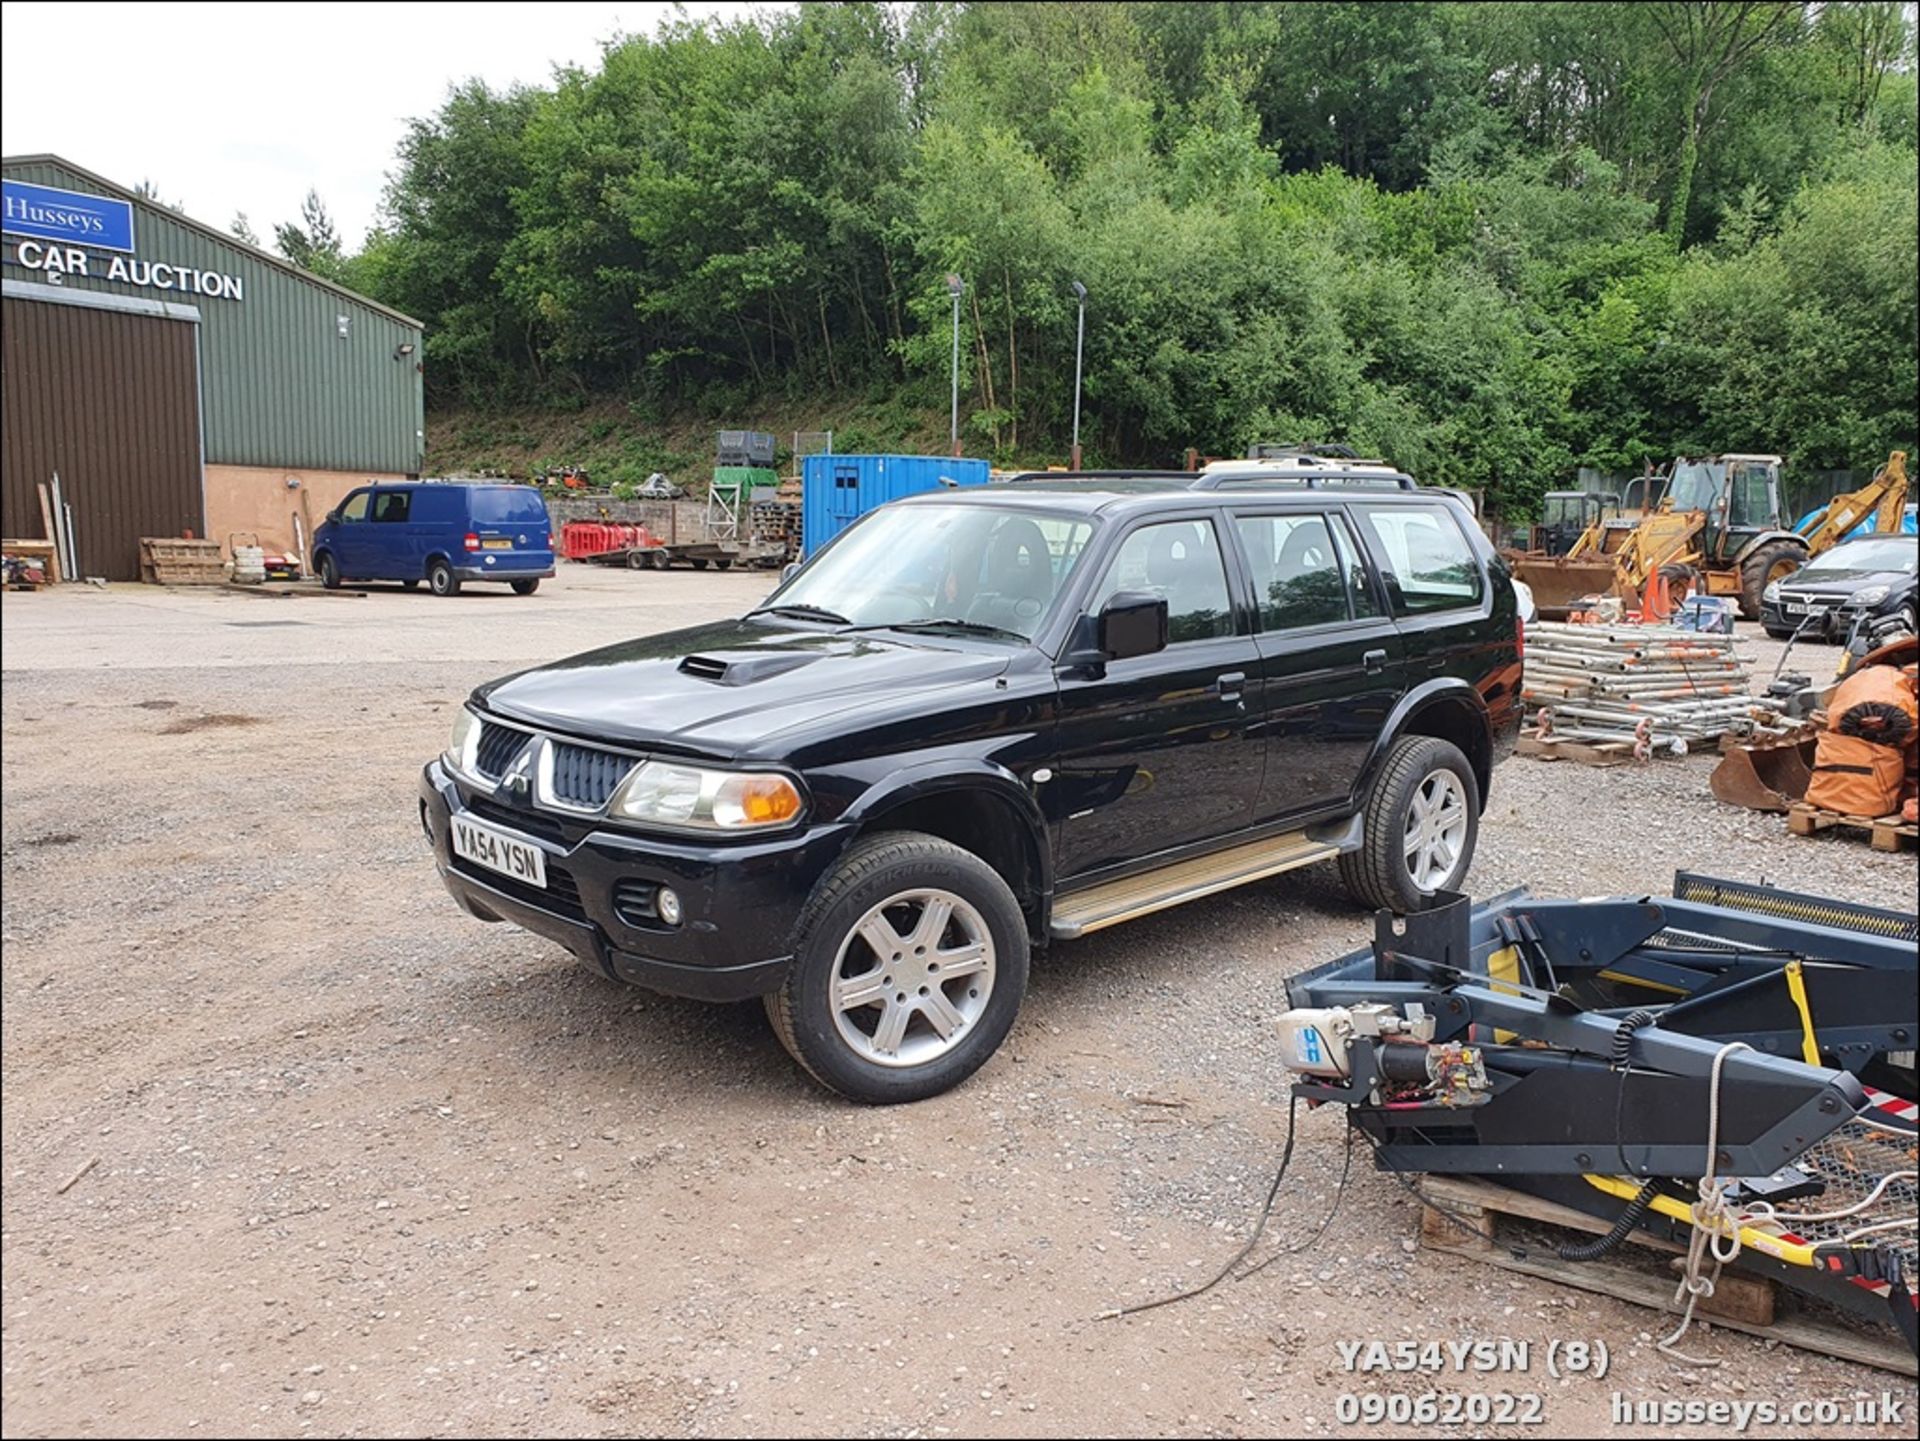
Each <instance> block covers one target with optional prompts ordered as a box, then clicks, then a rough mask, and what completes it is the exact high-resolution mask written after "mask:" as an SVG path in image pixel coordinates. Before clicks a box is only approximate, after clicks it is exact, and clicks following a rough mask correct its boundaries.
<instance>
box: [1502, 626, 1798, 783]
mask: <svg viewBox="0 0 1920 1441" xmlns="http://www.w3.org/2000/svg"><path fill="white" fill-rule="evenodd" d="M1751 679H1752V677H1751V675H1750V673H1749V671H1748V669H1747V664H1746V662H1745V660H1744V659H1742V658H1741V656H1740V655H1739V654H1738V653H1737V652H1736V651H1735V650H1734V648H1733V637H1732V636H1730V635H1714V634H1708V633H1704V632H1699V631H1690V630H1681V629H1679V628H1677V627H1674V626H1653V625H1570V624H1562V623H1553V622H1540V623H1537V624H1534V625H1529V626H1528V627H1527V653H1526V671H1525V675H1524V677H1523V679H1522V682H1521V698H1522V699H1523V700H1525V701H1526V702H1527V706H1528V709H1529V710H1530V711H1532V712H1533V713H1534V719H1535V721H1536V722H1537V725H1538V730H1537V732H1536V736H1537V739H1539V740H1540V741H1542V742H1548V743H1551V742H1558V741H1576V742H1588V743H1595V742H1598V743H1606V742H1628V743H1631V744H1633V745H1634V747H1635V749H1636V751H1637V752H1638V753H1640V754H1643V755H1653V754H1661V753H1665V754H1670V755H1685V754H1686V753H1687V752H1688V751H1689V750H1691V749H1694V748H1696V747H1698V746H1701V745H1708V744H1712V743H1714V742H1716V741H1718V740H1719V739H1720V737H1722V736H1724V735H1727V734H1729V733H1732V734H1734V735H1738V736H1742V737H1750V736H1755V735H1773V734H1784V733H1785V730H1786V727H1784V726H1781V725H1779V724H1777V717H1776V716H1775V715H1774V714H1773V712H1772V711H1771V710H1769V709H1768V708H1767V706H1766V704H1765V703H1764V702H1763V701H1761V700H1760V699H1758V698H1757V697H1755V696H1753V695H1752V694H1751V693H1750V691H1751Z"/></svg>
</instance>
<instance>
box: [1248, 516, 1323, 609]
mask: <svg viewBox="0 0 1920 1441" xmlns="http://www.w3.org/2000/svg"><path fill="white" fill-rule="evenodd" d="M1234 524H1235V526H1236V527H1238V529H1239V531H1240V543H1241V545H1242V546H1243V547H1244V548H1245V550H1246V553H1247V564H1248V565H1249V566H1250V567H1251V568H1252V571H1253V593H1254V599H1255V600H1256V601H1257V602H1258V604H1259V607H1260V628H1261V629H1262V630H1293V629H1297V628H1298V627H1300V626H1306V625H1326V624H1328V623H1330V622H1333V621H1342V620H1345V619H1347V593H1346V582H1345V580H1344V579H1343V577H1342V575H1341V569H1342V567H1341V564H1340V558H1339V556H1338V555H1336V554H1335V552H1334V548H1333V536H1332V534H1331V532H1329V531H1328V529H1327V522H1326V518H1325V517H1324V516H1318V515H1243V516H1238V517H1236V518H1235V520H1234Z"/></svg>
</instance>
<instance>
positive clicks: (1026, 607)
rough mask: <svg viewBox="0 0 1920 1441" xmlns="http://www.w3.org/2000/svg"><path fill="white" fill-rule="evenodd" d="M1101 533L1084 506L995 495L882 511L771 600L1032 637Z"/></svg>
mask: <svg viewBox="0 0 1920 1441" xmlns="http://www.w3.org/2000/svg"><path fill="white" fill-rule="evenodd" d="M1092 534H1093V523H1092V522H1091V521H1089V520H1087V519H1086V518H1084V517H1082V516H1073V515H1059V514H1053V513H1050V512H1047V511H1037V510H1027V509H1024V508H1020V509H1015V508H1012V507H1008V508H1001V507H998V506H991V505H975V504H951V505H941V504H932V505H902V506H897V507H892V506H890V507H887V508H885V509H882V510H878V511H875V512H874V513H873V514H872V515H871V516H869V517H868V518H867V519H865V520H863V521H861V522H860V523H859V524H858V525H857V526H855V527H854V528H853V529H852V530H851V531H849V532H848V533H847V534H845V535H844V536H842V537H841V538H840V539H839V540H837V541H835V542H834V544H833V545H832V546H831V547H830V548H829V549H827V550H825V551H823V552H821V554H820V555H819V556H818V557H817V558H816V559H815V560H814V561H813V562H812V564H810V565H808V566H807V568H806V569H805V570H804V571H802V572H801V573H800V574H799V575H797V576H795V577H794V578H793V580H792V581H790V582H789V583H788V584H787V585H785V586H783V587H782V588H781V589H780V590H779V591H777V592H776V593H775V594H774V595H773V596H772V597H771V598H770V599H769V600H768V602H767V604H766V606H765V607H764V609H767V610H772V611H779V610H780V609H781V608H782V607H806V608H811V609H813V610H816V611H820V612H825V613H827V614H829V615H833V616H838V617H840V618H842V619H844V620H845V621H848V622H851V623H852V624H854V625H865V626H887V625H901V624H908V625H911V624H917V623H926V622H940V621H958V622H961V623H962V624H965V625H968V626H975V627H991V628H993V629H995V630H1000V631H1005V632H1008V633H1010V634H1012V635H1016V636H1020V637H1024V638H1025V639H1028V640H1031V639H1032V638H1033V636H1034V634H1035V633H1036V632H1037V631H1038V630H1039V628H1040V624H1041V622H1042V621H1043V620H1044V619H1045V617H1046V614H1047V612H1048V610H1050V609H1051V608H1052V606H1053V602H1054V598H1055V597H1056V596H1057V595H1058V594H1059V593H1060V591H1061V589H1062V588H1063V587H1064V586H1065V584H1066V580H1067V577H1068V576H1069V575H1070V574H1072V572H1073V568H1074V566H1075V565H1076V564H1078V563H1079V560H1080V557H1081V555H1082V554H1083V553H1084V552H1085V550H1086V545H1087V541H1088V539H1089V538H1090V537H1091V536H1092Z"/></svg>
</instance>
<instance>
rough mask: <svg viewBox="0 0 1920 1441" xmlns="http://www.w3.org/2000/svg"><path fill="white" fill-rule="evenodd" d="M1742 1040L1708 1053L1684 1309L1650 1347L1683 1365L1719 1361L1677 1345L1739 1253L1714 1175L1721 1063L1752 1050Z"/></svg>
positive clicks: (1680, 1289) (1680, 1292) (1679, 1292)
mask: <svg viewBox="0 0 1920 1441" xmlns="http://www.w3.org/2000/svg"><path fill="white" fill-rule="evenodd" d="M1751 1049H1752V1047H1750V1046H1748V1045H1747V1043H1746V1042H1745V1041H1728V1042H1727V1043H1726V1044H1725V1045H1724V1046H1722V1047H1721V1048H1720V1049H1719V1050H1717V1051H1715V1052H1714V1053H1713V1071H1712V1074H1711V1075H1710V1076H1709V1077H1708V1080H1707V1169H1706V1170H1705V1172H1704V1173H1702V1175H1701V1177H1700V1188H1699V1196H1698V1198H1697V1199H1696V1200H1695V1201H1694V1203H1693V1205H1692V1206H1691V1207H1689V1208H1688V1209H1689V1213H1690V1215H1691V1216H1692V1219H1693V1235H1692V1237H1691V1238H1689V1240H1688V1242H1687V1265H1686V1270H1685V1271H1683V1272H1682V1273H1681V1276H1680V1284H1679V1285H1678V1286H1676V1287H1675V1288H1674V1292H1673V1303H1674V1305H1676V1306H1677V1305H1679V1304H1680V1301H1681V1298H1682V1297H1685V1298H1686V1303H1687V1309H1686V1310H1685V1311H1684V1312H1683V1313H1682V1314H1681V1317H1680V1324H1679V1325H1678V1326H1677V1327H1675V1328H1674V1332H1673V1334H1672V1335H1671V1336H1668V1337H1667V1338H1666V1339H1665V1340H1662V1341H1658V1342H1655V1343H1654V1346H1655V1349H1656V1350H1658V1351H1660V1352H1662V1353H1663V1354H1665V1355H1667V1356H1670V1357H1672V1358H1673V1359H1674V1360H1675V1361H1679V1362H1681V1363H1682V1364H1684V1365H1687V1366H1718V1365H1719V1364H1720V1362H1719V1361H1718V1360H1717V1359H1714V1358H1709V1357H1700V1356H1689V1355H1687V1353H1686V1352H1684V1351H1681V1350H1677V1349H1676V1347H1677V1345H1678V1343H1679V1340H1680V1338H1681V1337H1682V1336H1684V1335H1686V1334H1687V1332H1688V1330H1689V1329H1691V1327H1692V1326H1693V1310H1694V1307H1695V1306H1697V1305H1699V1304H1700V1298H1701V1297H1702V1296H1711V1295H1713V1287H1714V1283H1715V1282H1716V1281H1718V1280H1719V1279H1720V1268H1721V1267H1722V1266H1725V1265H1726V1264H1727V1263H1728V1262H1729V1261H1732V1260H1734V1259H1735V1258H1736V1257H1738V1256H1739V1254H1740V1225H1739V1221H1738V1219H1737V1218H1735V1217H1734V1215H1733V1212H1732V1210H1731V1208H1730V1207H1729V1206H1728V1205H1727V1183H1726V1182H1725V1181H1722V1180H1721V1179H1720V1178H1719V1175H1718V1172H1719V1168H1720V1162H1719V1151H1720V1069H1721V1067H1722V1065H1724V1064H1725V1062H1726V1059H1727V1057H1728V1056H1730V1055H1732V1054H1733V1053H1734V1052H1735V1051H1746V1050H1751ZM1709 1254H1711V1255H1712V1257H1713V1274H1712V1275H1711V1276H1703V1275H1701V1274H1700V1272H1701V1269H1702V1268H1703V1266H1704V1265H1705V1263H1706V1259H1707V1256H1708V1255H1709Z"/></svg>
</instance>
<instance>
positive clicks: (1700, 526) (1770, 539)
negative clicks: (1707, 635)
mask: <svg viewBox="0 0 1920 1441" xmlns="http://www.w3.org/2000/svg"><path fill="white" fill-rule="evenodd" d="M1780 464H1781V462H1780V457H1779V456H1777V455H1715V456H1708V457H1706V458H1705V459H1701V460H1689V459H1687V458H1685V457H1682V458H1680V459H1678V460H1676V461H1674V463H1673V465H1672V467H1671V468H1670V469H1669V470H1668V472H1667V475H1666V481H1667V485H1666V493H1665V494H1664V495H1663V496H1662V497H1661V498H1660V501H1659V503H1658V505H1656V506H1654V507H1653V508H1652V509H1651V510H1647V511H1645V512H1643V513H1641V514H1637V515H1636V514H1632V513H1627V514H1622V515H1616V516H1603V517H1602V518H1601V519H1600V520H1598V521H1596V522H1594V524H1593V525H1591V526H1589V527H1588V528H1587V530H1586V531H1584V532H1583V533H1582V534H1581V536H1580V538H1579V539H1578V540H1576V541H1575V542H1574V543H1573V546H1572V548H1571V549H1570V550H1569V551H1568V552H1567V554H1565V555H1563V556H1553V555H1544V554H1540V553H1538V552H1532V551H1530V552H1528V553H1527V554H1524V555H1521V556H1517V557H1515V558H1514V560H1513V571H1514V575H1515V577H1516V578H1518V579H1520V580H1522V581H1525V582H1526V583H1527V585H1528V586H1530V587H1531V588H1532V590H1533V598H1534V604H1535V605H1536V606H1537V607H1538V608H1539V611H1540V614H1541V615H1543V616H1546V617H1548V618H1549V619H1553V618H1559V617H1564V616H1565V615H1566V614H1567V613H1568V612H1569V611H1570V610H1572V609H1574V608H1575V607H1576V604H1577V602H1579V601H1580V600H1581V599H1582V598H1584V597H1586V596H1591V595H1614V596H1618V597H1619V598H1620V599H1621V600H1622V601H1624V602H1625V603H1626V605H1627V606H1628V607H1629V608H1630V609H1638V608H1640V606H1641V604H1642V601H1643V599H1644V596H1645V593H1646V588H1647V584H1648V582H1649V581H1651V580H1652V579H1653V578H1654V576H1656V575H1659V576H1661V577H1662V578H1664V579H1665V580H1666V582H1667V587H1668V593H1669V595H1670V596H1671V597H1672V599H1674V600H1675V601H1678V600H1679V599H1681V598H1682V597H1683V596H1685V595H1687V594H1688V593H1689V592H1693V593H1698V594H1703V595H1725V596H1736V597H1738V599H1739V602H1740V614H1741V615H1742V616H1744V617H1745V618H1746V619H1748V620H1757V619H1758V618H1759V616H1760V596H1761V593H1762V592H1763V591H1765V590H1766V588H1767V586H1768V585H1769V584H1771V583H1772V582H1774V581H1776V580H1782V579H1784V578H1785V577H1787V576H1789V575H1792V574H1793V572H1794V571H1796V570H1798V569H1799V568H1800V567H1801V566H1802V565H1805V564H1806V563H1807V561H1809V560H1811V559H1812V558H1813V557H1814V556H1816V555H1819V554H1820V553H1821V552H1822V551H1826V550H1830V549H1832V548H1833V547H1834V546H1835V545H1837V544H1839V542H1840V541H1841V540H1842V539H1844V538H1845V536H1846V535H1847V533H1848V532H1849V531H1851V530H1852V529H1853V528H1854V527H1855V526H1856V525H1858V524H1859V523H1860V522H1861V521H1862V520H1864V519H1866V518H1867V517H1868V516H1874V517H1875V529H1876V530H1880V531H1885V532H1888V533H1892V532H1895V531H1898V530H1899V528H1900V511H1901V507H1902V506H1903V505H1904V504H1905V501H1906V495H1907V453H1906V452H1905V451H1903V450H1896V451H1895V452H1893V454H1892V455H1890V456H1888V457H1887V463H1886V464H1885V465H1883V466H1881V467H1880V469H1879V470H1877V471H1875V472H1874V476H1873V479H1872V480H1870V481H1868V482H1867V484H1865V485H1864V486H1862V487H1861V488H1860V489H1858V490H1855V491H1850V492H1848V493H1847V494H1845V495H1839V496H1835V497H1834V498H1833V499H1832V500H1830V501H1828V502H1827V504H1825V505H1824V506H1821V507H1820V508H1819V509H1817V510H1815V511H1813V512H1812V513H1811V514H1809V515H1807V516H1805V517H1803V518H1802V520H1801V522H1800V524H1799V525H1798V526H1797V527H1796V526H1794V525H1793V523H1792V522H1791V521H1790V520H1789V519H1788V518H1787V517H1786V515H1785V514H1784V513H1783V511H1782V510H1781V500H1780ZM1636 483H1637V482H1636Z"/></svg>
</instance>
